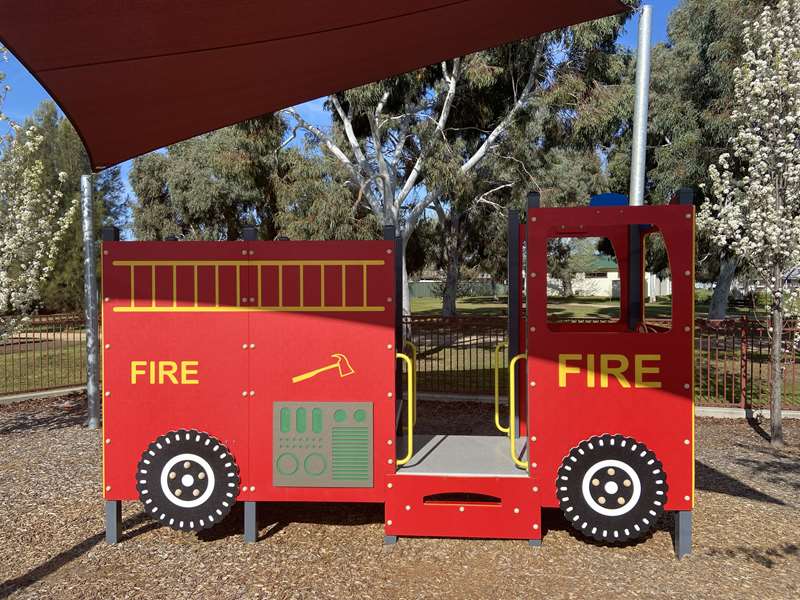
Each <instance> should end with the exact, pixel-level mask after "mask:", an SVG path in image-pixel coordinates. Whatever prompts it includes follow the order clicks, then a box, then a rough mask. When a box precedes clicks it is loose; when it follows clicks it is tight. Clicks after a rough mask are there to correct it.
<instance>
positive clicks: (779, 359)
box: [769, 268, 783, 448]
mask: <svg viewBox="0 0 800 600" xmlns="http://www.w3.org/2000/svg"><path fill="white" fill-rule="evenodd" d="M781 276H782V272H781V270H780V268H776V269H775V277H776V280H777V281H780V278H781ZM782 398H783V298H782V297H777V298H775V299H774V300H773V304H772V349H771V350H770V403H769V420H770V443H771V444H772V446H773V447H774V448H782V447H783V423H782V421H781V417H782V415H781V400H782Z"/></svg>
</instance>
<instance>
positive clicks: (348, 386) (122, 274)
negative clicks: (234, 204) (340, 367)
mask: <svg viewBox="0 0 800 600" xmlns="http://www.w3.org/2000/svg"><path fill="white" fill-rule="evenodd" d="M393 251H394V250H393V244H392V243H390V242H325V243H322V242H260V243H259V242H249V243H244V242H242V243H228V242H224V243H210V242H209V243H206V242H200V243H189V242H184V243H169V242H167V243H156V242H150V243H140V242H134V243H130V242H122V243H119V242H111V243H106V244H104V246H103V273H104V281H103V287H104V291H103V294H104V302H103V324H104V334H103V335H104V338H103V343H104V345H105V351H104V370H105V372H104V378H103V379H104V385H105V392H106V398H105V406H104V410H105V413H104V423H105V438H106V439H107V440H108V442H107V443H106V444H105V446H104V449H105V454H104V460H105V469H104V471H105V479H106V483H105V485H106V486H107V491H106V497H107V498H109V499H135V498H136V497H137V493H136V490H135V478H134V474H135V469H136V464H137V462H138V461H139V458H140V457H141V454H142V452H144V450H145V449H146V448H147V446H148V444H149V443H150V442H151V441H153V440H154V439H155V438H157V437H158V436H160V435H162V434H164V433H166V432H168V431H170V430H173V429H179V428H186V429H191V428H196V429H199V430H202V431H205V432H207V433H209V434H211V435H213V436H215V437H217V438H219V439H220V440H221V441H222V442H223V443H225V444H226V445H227V446H228V447H229V449H230V450H231V453H232V454H233V456H234V457H235V459H236V461H237V463H238V464H239V467H240V470H241V480H242V486H243V490H242V492H241V494H242V495H240V499H244V500H277V499H294V500H335V501H348V502H354V501H368V502H369V501H375V502H379V501H382V498H383V493H384V487H385V486H384V478H385V476H386V475H388V474H389V473H391V472H393V470H394V467H393V464H392V463H390V459H393V458H394V456H393V449H394V444H393V443H392V444H390V443H388V442H390V441H391V442H393V441H394V429H393V423H394V399H393V394H394V366H395V352H396V349H395V348H394V347H393V344H394V310H393V307H394V301H395V299H394V270H393V264H394V257H393V255H392V252H393ZM321 263H325V264H324V265H323V264H321ZM323 266H324V270H323ZM259 273H260V275H259ZM323 274H324V275H323ZM342 274H344V279H343V278H342ZM323 276H324V278H325V281H324V282H323ZM323 284H324V289H325V293H324V294H323V293H322V288H323ZM343 284H344V288H343ZM343 289H344V291H343ZM259 292H260V293H259ZM332 354H344V355H346V356H347V358H348V360H349V361H350V364H351V365H352V367H353V369H354V371H355V372H354V373H353V374H352V375H349V376H347V377H345V378H342V377H339V375H338V373H336V372H334V371H329V372H325V373H323V374H322V375H320V376H318V377H315V378H312V379H309V380H306V381H303V382H301V383H297V384H294V383H292V378H293V377H294V376H296V375H299V374H302V373H304V372H307V371H311V370H314V369H315V368H318V367H320V366H324V365H326V364H328V363H330V361H331V355H332ZM134 361H142V362H141V363H139V362H134ZM184 361H194V362H196V363H197V364H194V362H192V363H191V366H190V367H189V371H190V373H191V372H192V371H194V370H196V371H197V374H196V375H188V376H187V377H186V380H181V379H180V378H178V379H177V381H173V380H172V378H171V377H170V376H169V375H164V374H163V373H160V372H159V371H158V365H159V363H164V362H168V364H167V367H166V368H167V370H169V369H170V366H169V364H170V363H175V364H176V365H178V366H180V365H181V364H182V362H184ZM151 363H152V364H154V365H156V370H155V371H153V370H152V369H151V368H150V367H151ZM134 368H135V370H136V371H135V373H134V372H133V369H134ZM178 368H180V367H178ZM151 373H153V375H152V377H151ZM134 375H135V378H136V383H132V376H134ZM194 380H197V383H196V384H194V383H192V381H194ZM295 400H303V401H315V402H325V401H337V402H370V403H372V405H373V420H374V431H375V448H374V452H373V454H374V459H373V462H374V472H373V481H374V485H373V487H371V488H359V489H346V488H336V489H325V488H287V487H281V488H273V487H272V473H271V464H272V456H271V454H272V403H273V402H274V401H295ZM108 486H110V489H108Z"/></svg>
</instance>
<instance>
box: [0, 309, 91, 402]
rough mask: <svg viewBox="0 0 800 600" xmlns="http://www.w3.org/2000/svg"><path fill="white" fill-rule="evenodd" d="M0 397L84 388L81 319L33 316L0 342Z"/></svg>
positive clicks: (84, 336)
mask: <svg viewBox="0 0 800 600" xmlns="http://www.w3.org/2000/svg"><path fill="white" fill-rule="evenodd" d="M0 378H1V379H0V395H7V394H16V393H23V392H33V391H39V390H47V389H55V388H62V387H72V386H78V385H85V384H86V331H85V328H84V320H83V315H80V314H63V315H46V316H37V317H34V318H33V319H31V320H30V321H29V322H28V323H26V324H25V325H24V326H23V327H22V328H21V329H20V330H19V331H17V332H16V333H14V334H12V335H10V336H8V337H5V338H0Z"/></svg>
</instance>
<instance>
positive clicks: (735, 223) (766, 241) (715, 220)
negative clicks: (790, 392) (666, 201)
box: [699, 0, 800, 446]
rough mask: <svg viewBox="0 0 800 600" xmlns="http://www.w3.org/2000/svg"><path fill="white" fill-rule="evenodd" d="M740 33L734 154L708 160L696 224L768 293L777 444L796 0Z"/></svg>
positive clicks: (795, 141)
mask: <svg viewBox="0 0 800 600" xmlns="http://www.w3.org/2000/svg"><path fill="white" fill-rule="evenodd" d="M744 40H745V47H746V52H745V54H744V55H743V57H742V66H741V67H740V68H738V69H737V70H736V71H735V87H736V97H737V104H736V108H735V111H734V112H733V115H732V119H733V121H734V123H735V125H736V127H737V133H736V135H735V136H734V138H733V139H732V147H733V148H734V153H733V155H730V154H723V155H722V156H720V158H719V163H718V166H712V167H711V170H710V175H711V182H712V189H711V190H710V192H711V193H710V197H711V199H710V200H709V201H707V202H706V204H705V205H704V206H703V208H702V210H701V213H700V219H699V223H700V226H701V227H702V228H704V229H705V230H707V231H708V232H709V234H710V235H711V237H712V239H713V240H714V241H715V242H716V243H717V244H718V245H719V246H720V247H721V248H727V249H729V251H730V253H731V254H733V255H734V256H736V257H738V258H740V259H741V260H742V261H745V262H747V264H748V265H750V266H751V267H752V268H753V270H754V271H755V272H756V273H757V274H758V277H759V278H760V281H761V283H762V284H763V285H764V286H765V287H766V289H767V290H768V291H769V293H770V295H771V299H772V303H771V313H772V316H771V323H770V329H769V330H770V335H771V350H770V362H771V369H770V384H771V395H770V421H771V440H772V444H773V446H782V445H783V429H782V426H781V396H782V392H783V385H782V384H783V368H784V359H785V355H786V353H787V352H789V351H791V352H794V349H793V348H792V344H791V343H790V344H785V343H784V339H783V338H784V324H785V318H786V316H787V312H789V310H790V307H791V306H793V302H792V296H795V297H796V296H797V289H792V288H791V287H790V285H789V282H788V281H787V273H788V272H789V271H790V270H791V269H792V268H793V267H795V266H798V265H800V137H798V134H799V133H800V132H798V124H800V0H780V1H779V2H778V3H777V6H775V7H774V8H769V7H768V8H765V9H764V11H763V12H762V13H761V15H760V16H759V17H758V18H757V19H756V20H755V21H753V22H752V23H750V24H749V25H748V26H747V27H746V30H745V33H744Z"/></svg>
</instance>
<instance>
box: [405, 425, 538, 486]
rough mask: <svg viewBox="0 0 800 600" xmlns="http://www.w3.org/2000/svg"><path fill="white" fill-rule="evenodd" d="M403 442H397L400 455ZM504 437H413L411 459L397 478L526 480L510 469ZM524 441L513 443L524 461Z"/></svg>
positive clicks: (511, 462) (511, 467)
mask: <svg viewBox="0 0 800 600" xmlns="http://www.w3.org/2000/svg"><path fill="white" fill-rule="evenodd" d="M406 443H407V442H406V438H399V439H398V440H397V448H398V449H399V450H400V453H404V452H405V449H406V447H407V446H406ZM508 446H509V442H508V438H507V437H506V436H504V435H415V436H414V456H413V457H412V458H411V460H410V461H409V462H408V463H407V464H405V465H404V466H402V467H400V468H399V469H398V470H397V474H398V475H449V476H455V477H527V476H528V473H527V471H525V470H523V469H520V468H518V467H517V466H516V465H514V463H513V461H512V460H511V455H510V454H509V448H508ZM526 453H527V446H526V441H525V438H520V439H518V440H517V454H518V457H519V458H522V459H523V460H524V457H525V454H526Z"/></svg>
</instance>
